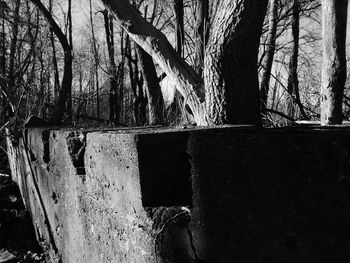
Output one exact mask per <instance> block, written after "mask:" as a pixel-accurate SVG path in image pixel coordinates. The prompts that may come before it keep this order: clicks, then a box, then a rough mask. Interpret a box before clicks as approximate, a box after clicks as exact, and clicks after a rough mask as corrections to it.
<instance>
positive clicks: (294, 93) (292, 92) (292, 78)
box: [287, 0, 307, 119]
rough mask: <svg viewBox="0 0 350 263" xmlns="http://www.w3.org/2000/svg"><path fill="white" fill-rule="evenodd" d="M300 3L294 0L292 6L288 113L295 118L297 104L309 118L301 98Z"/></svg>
mask: <svg viewBox="0 0 350 263" xmlns="http://www.w3.org/2000/svg"><path fill="white" fill-rule="evenodd" d="M299 14H300V4H299V0H294V2H293V7H292V39H293V43H292V52H291V53H292V55H291V57H290V62H289V74H288V83H287V91H288V93H289V96H288V100H287V114H288V115H289V116H290V117H292V118H294V115H295V104H296V105H298V106H299V109H300V114H301V115H302V117H303V119H307V115H306V113H305V111H304V107H303V105H302V103H301V100H300V94H299V80H298V56H299V31H300V28H299V26H300V17H299Z"/></svg>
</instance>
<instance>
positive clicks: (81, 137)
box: [66, 132, 86, 180]
mask: <svg viewBox="0 0 350 263" xmlns="http://www.w3.org/2000/svg"><path fill="white" fill-rule="evenodd" d="M85 138H86V134H84V133H81V132H71V133H70V134H69V136H68V137H67V139H66V141H67V146H68V151H69V155H70V157H71V160H72V163H73V166H74V167H75V168H76V171H77V175H81V176H84V175H85V166H84V155H85V147H86V140H85ZM82 179H83V180H85V177H82Z"/></svg>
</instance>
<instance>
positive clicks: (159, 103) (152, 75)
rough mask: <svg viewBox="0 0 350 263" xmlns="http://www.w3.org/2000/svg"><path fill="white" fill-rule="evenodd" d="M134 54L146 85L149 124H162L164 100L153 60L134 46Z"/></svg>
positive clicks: (138, 47)
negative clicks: (136, 56) (138, 61)
mask: <svg viewBox="0 0 350 263" xmlns="http://www.w3.org/2000/svg"><path fill="white" fill-rule="evenodd" d="M136 52H137V55H138V57H139V59H140V64H141V71H142V75H143V79H144V82H145V84H146V92H147V100H148V120H149V124H150V125H159V124H164V100H163V95H162V91H161V89H160V85H159V81H158V76H157V72H156V68H155V66H154V63H153V59H152V57H151V56H150V55H149V54H148V53H147V52H146V51H144V50H143V49H142V48H141V47H140V46H138V45H136Z"/></svg>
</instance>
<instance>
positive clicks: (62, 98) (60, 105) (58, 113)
mask: <svg viewBox="0 0 350 263" xmlns="http://www.w3.org/2000/svg"><path fill="white" fill-rule="evenodd" d="M31 1H32V3H33V4H34V5H35V6H36V7H37V8H38V9H39V10H40V12H41V13H42V14H43V16H44V17H45V19H46V21H47V22H48V23H49V25H50V27H51V28H52V30H53V32H54V33H55V35H56V36H57V38H58V40H59V41H60V43H61V45H62V48H63V51H64V71H63V79H62V84H61V89H60V92H59V96H58V99H57V101H56V104H55V109H54V112H53V114H52V116H51V121H52V123H53V124H57V125H59V124H62V121H63V117H64V114H65V113H66V109H67V105H66V104H67V100H68V98H69V96H70V94H71V92H72V78H73V75H72V59H73V58H72V50H71V47H70V45H69V43H68V40H67V38H66V36H65V35H64V34H63V32H62V30H61V29H60V27H59V26H58V25H57V23H56V22H55V20H54V19H53V17H52V16H51V14H50V12H49V11H48V10H47V9H46V8H45V6H44V5H43V4H42V3H41V2H40V0H31Z"/></svg>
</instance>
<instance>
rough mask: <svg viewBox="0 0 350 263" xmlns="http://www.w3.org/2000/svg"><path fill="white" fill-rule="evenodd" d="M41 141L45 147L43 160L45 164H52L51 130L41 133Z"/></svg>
mask: <svg viewBox="0 0 350 263" xmlns="http://www.w3.org/2000/svg"><path fill="white" fill-rule="evenodd" d="M41 139H42V141H43V146H44V156H43V160H44V162H45V163H49V162H50V130H43V131H42V133H41Z"/></svg>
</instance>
